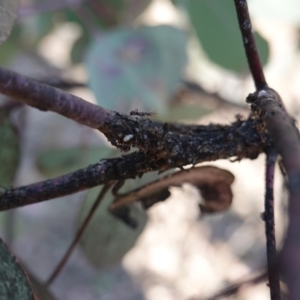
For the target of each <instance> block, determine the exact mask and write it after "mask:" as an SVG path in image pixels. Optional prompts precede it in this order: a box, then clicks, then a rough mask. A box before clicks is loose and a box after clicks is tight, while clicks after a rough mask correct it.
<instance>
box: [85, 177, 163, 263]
mask: <svg viewBox="0 0 300 300" xmlns="http://www.w3.org/2000/svg"><path fill="white" fill-rule="evenodd" d="M154 178H157V173H156V172H151V173H147V174H144V176H143V177H142V178H140V179H135V180H131V179H130V180H127V181H126V182H125V184H124V185H123V187H122V188H121V190H122V191H123V192H124V191H129V190H131V189H133V188H135V187H137V186H141V185H143V184H145V183H147V182H150V181H152V180H153V179H154ZM99 189H100V188H94V189H92V190H90V192H89V193H88V194H87V197H86V200H85V202H84V204H83V207H82V209H81V212H80V216H79V220H80V221H82V220H83V219H84V217H85V216H86V214H87V211H89V209H90V207H91V205H92V204H93V202H94V201H95V199H96V197H97V195H98V193H99ZM113 199H114V196H113V195H112V194H106V196H105V198H104V199H103V201H102V204H101V206H100V207H99V208H98V210H97V212H96V214H95V215H94V218H93V219H92V221H91V223H90V224H89V226H88V228H87V230H86V231H85V233H84V235H83V237H82V239H81V241H80V245H81V246H82V249H83V251H84V253H85V255H86V257H87V259H88V260H89V261H90V262H91V263H92V264H93V265H94V266H96V267H99V268H101V267H104V266H108V265H111V264H113V263H117V262H119V261H120V260H121V259H122V258H123V256H124V255H125V254H126V253H127V252H128V251H129V250H130V249H131V248H132V247H133V246H134V245H135V243H136V241H137V239H138V237H139V236H140V234H141V233H142V231H143V229H144V227H145V225H146V222H147V215H146V213H145V212H144V211H143V210H142V209H140V208H138V207H137V206H135V205H133V206H129V212H130V214H129V216H130V219H129V220H128V221H129V222H131V221H134V222H136V227H135V229H133V228H132V227H130V226H128V224H124V222H123V221H121V220H119V219H117V218H115V217H114V216H113V215H112V214H111V213H110V212H109V211H108V206H109V205H110V204H111V202H112V201H113ZM123 213H125V215H126V213H128V211H127V212H124V211H123ZM127 216H128V215H126V217H127ZM80 223H81V222H80ZM133 225H134V224H133Z"/></svg>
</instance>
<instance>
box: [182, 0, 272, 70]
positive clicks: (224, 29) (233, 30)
mask: <svg viewBox="0 0 300 300" xmlns="http://www.w3.org/2000/svg"><path fill="white" fill-rule="evenodd" d="M270 6H272V5H270ZM187 11H188V13H189V16H190V20H191V22H192V24H193V26H194V28H195V30H196V33H197V36H198V38H199V40H200V43H201V45H202V47H203V48H204V50H205V52H206V53H207V55H208V56H209V58H210V59H211V60H213V61H214V62H215V63H217V64H219V65H221V66H222V67H224V68H227V69H230V70H233V71H236V72H241V71H244V70H247V68H248V67H247V60H246V56H245V52H244V48H243V44H242V37H241V34H240V32H239V26H238V21H237V16H236V12H235V8H234V2H233V1H220V0H201V1H199V0H188V2H187ZM255 38H256V43H257V47H258V51H259V53H260V57H261V60H262V63H263V64H265V63H266V62H267V60H268V54H269V49H268V44H267V42H266V41H265V40H264V39H263V38H262V37H261V36H260V35H259V34H257V33H255Z"/></svg>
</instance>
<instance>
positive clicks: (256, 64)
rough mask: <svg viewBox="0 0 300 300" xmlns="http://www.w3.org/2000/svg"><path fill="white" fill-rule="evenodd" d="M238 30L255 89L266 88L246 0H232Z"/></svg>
mask: <svg viewBox="0 0 300 300" xmlns="http://www.w3.org/2000/svg"><path fill="white" fill-rule="evenodd" d="M234 3H235V8H236V12H237V17H238V21H239V26H240V30H241V33H242V38H243V44H244V48H245V52H246V56H247V60H248V65H249V68H250V71H251V74H252V77H253V80H254V83H255V87H256V90H258V91H259V90H261V89H264V88H266V87H267V86H268V85H267V82H266V79H265V76H264V71H263V67H262V64H261V62H260V58H259V55H258V52H257V47H256V43H255V39H254V35H253V32H252V25H251V20H250V16H249V11H248V5H247V1H246V0H234Z"/></svg>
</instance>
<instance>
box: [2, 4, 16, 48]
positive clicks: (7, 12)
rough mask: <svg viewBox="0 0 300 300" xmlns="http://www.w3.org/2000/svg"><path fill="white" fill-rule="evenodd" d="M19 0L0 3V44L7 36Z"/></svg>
mask: <svg viewBox="0 0 300 300" xmlns="http://www.w3.org/2000/svg"><path fill="white" fill-rule="evenodd" d="M19 2H20V1H19V0H1V1H0V44H2V43H3V42H4V41H5V40H6V38H7V37H8V36H9V34H10V32H11V30H12V28H13V25H14V23H15V19H16V17H17V13H18V7H19Z"/></svg>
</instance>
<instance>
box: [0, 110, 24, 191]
mask: <svg viewBox="0 0 300 300" xmlns="http://www.w3.org/2000/svg"><path fill="white" fill-rule="evenodd" d="M9 116H10V112H9V111H8V110H4V109H1V110H0V185H1V186H3V187H5V188H10V187H11V184H12V181H13V179H14V176H15V173H16V171H17V168H18V164H19V158H20V149H19V137H18V133H17V130H16V129H15V128H14V126H13V125H12V124H11V122H10V119H9Z"/></svg>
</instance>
